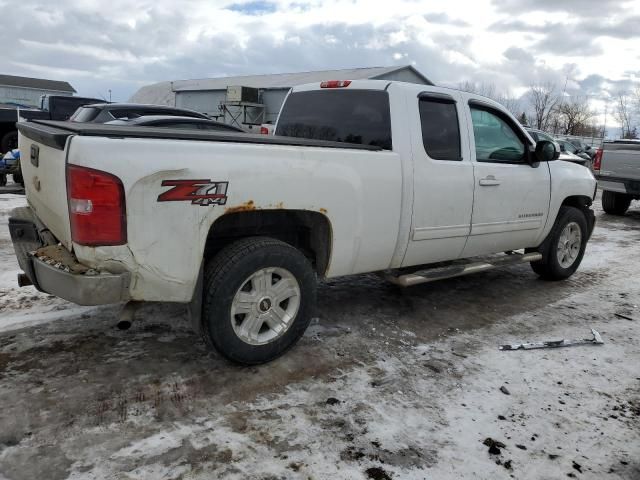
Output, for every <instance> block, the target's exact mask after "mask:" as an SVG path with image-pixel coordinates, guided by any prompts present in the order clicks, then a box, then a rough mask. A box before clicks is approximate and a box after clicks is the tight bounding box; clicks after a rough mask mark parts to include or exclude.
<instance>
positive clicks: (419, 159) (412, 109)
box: [403, 92, 474, 266]
mask: <svg viewBox="0 0 640 480" xmlns="http://www.w3.org/2000/svg"><path fill="white" fill-rule="evenodd" d="M459 100H460V98H459V97H458V96H457V94H456V93H455V92H451V93H446V94H443V93H439V92H438V93H436V92H429V93H421V94H420V95H419V96H417V97H416V96H413V97H411V96H410V97H409V98H407V105H408V114H409V116H410V121H409V122H408V123H409V125H411V129H412V130H411V137H412V152H413V154H412V155H413V214H412V219H411V232H410V237H409V240H410V241H409V246H408V248H407V252H406V254H405V258H404V261H403V266H410V265H418V264H422V263H430V262H438V261H442V260H453V259H455V258H458V257H459V256H460V255H461V253H462V251H463V248H464V245H465V242H466V240H467V237H468V235H469V232H470V229H471V209H472V204H473V189H474V185H473V183H474V177H473V164H472V163H471V157H470V151H469V143H468V136H467V135H466V133H465V134H463V135H461V129H460V119H461V118H464V110H461V106H460V102H459Z"/></svg>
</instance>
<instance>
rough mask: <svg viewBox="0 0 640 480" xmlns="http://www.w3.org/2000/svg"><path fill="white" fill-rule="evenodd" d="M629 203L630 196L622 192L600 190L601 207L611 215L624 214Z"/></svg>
mask: <svg viewBox="0 0 640 480" xmlns="http://www.w3.org/2000/svg"><path fill="white" fill-rule="evenodd" d="M629 205H631V197H630V196H629V195H625V194H624V193H618V192H610V191H608V190H605V191H604V192H602V209H603V210H604V211H605V212H607V213H610V214H611V215H624V214H625V213H627V210H628V209H629Z"/></svg>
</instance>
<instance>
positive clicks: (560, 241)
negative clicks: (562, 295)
mask: <svg viewBox="0 0 640 480" xmlns="http://www.w3.org/2000/svg"><path fill="white" fill-rule="evenodd" d="M588 238H589V234H588V227H587V220H586V218H585V216H584V214H583V213H582V212H581V211H580V210H579V209H577V208H575V207H567V206H564V207H560V211H559V212H558V217H557V219H556V223H555V224H554V226H553V228H552V229H551V232H550V233H549V236H548V237H547V240H545V242H544V244H543V247H542V248H541V250H540V252H541V253H542V260H539V261H537V262H531V268H533V271H534V272H535V273H537V274H538V275H540V277H542V278H544V279H546V280H563V279H565V278H568V277H570V276H571V275H573V273H574V272H575V271H576V270H577V269H578V267H579V266H580V262H582V257H583V255H584V250H585V248H586V246H587V240H588Z"/></svg>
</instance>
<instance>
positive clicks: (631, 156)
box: [600, 143, 640, 180]
mask: <svg viewBox="0 0 640 480" xmlns="http://www.w3.org/2000/svg"><path fill="white" fill-rule="evenodd" d="M600 174H601V175H607V176H609V177H617V178H623V179H627V180H640V144H631V143H629V144H625V143H619V144H618V143H612V144H605V147H604V151H603V154H602V164H601V167H600Z"/></svg>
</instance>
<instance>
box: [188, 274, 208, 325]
mask: <svg viewBox="0 0 640 480" xmlns="http://www.w3.org/2000/svg"><path fill="white" fill-rule="evenodd" d="M203 284H204V264H201V265H200V271H199V272H198V280H197V281H196V287H195V289H194V290H193V297H192V298H191V301H190V302H189V303H188V304H187V310H188V311H189V320H190V321H191V326H192V327H193V330H194V331H195V332H196V334H197V335H198V336H202V334H203V331H202V288H203Z"/></svg>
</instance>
